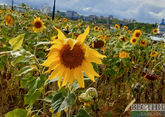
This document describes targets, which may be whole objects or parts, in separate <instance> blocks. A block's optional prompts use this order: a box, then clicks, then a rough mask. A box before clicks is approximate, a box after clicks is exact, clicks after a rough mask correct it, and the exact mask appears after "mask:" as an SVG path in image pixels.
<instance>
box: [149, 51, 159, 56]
mask: <svg viewBox="0 0 165 117" xmlns="http://www.w3.org/2000/svg"><path fill="white" fill-rule="evenodd" d="M158 54H159V53H158V52H157V51H153V52H151V54H150V56H151V57H156V56H158Z"/></svg>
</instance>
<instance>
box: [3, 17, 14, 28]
mask: <svg viewBox="0 0 165 117" xmlns="http://www.w3.org/2000/svg"><path fill="white" fill-rule="evenodd" d="M5 23H6V24H7V25H9V26H13V25H14V17H13V16H11V15H8V14H7V15H5Z"/></svg>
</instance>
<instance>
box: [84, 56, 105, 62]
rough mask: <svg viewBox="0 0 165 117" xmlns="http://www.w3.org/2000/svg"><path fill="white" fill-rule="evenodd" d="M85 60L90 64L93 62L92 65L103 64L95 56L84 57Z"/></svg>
mask: <svg viewBox="0 0 165 117" xmlns="http://www.w3.org/2000/svg"><path fill="white" fill-rule="evenodd" d="M85 60H87V61H89V62H90V63H91V62H93V63H97V64H103V63H102V61H101V60H100V59H99V58H97V57H95V56H91V55H89V56H88V57H86V58H85Z"/></svg>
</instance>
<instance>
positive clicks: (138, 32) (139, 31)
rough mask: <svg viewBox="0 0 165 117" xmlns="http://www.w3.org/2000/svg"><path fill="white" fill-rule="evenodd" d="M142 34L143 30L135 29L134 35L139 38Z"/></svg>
mask: <svg viewBox="0 0 165 117" xmlns="http://www.w3.org/2000/svg"><path fill="white" fill-rule="evenodd" d="M141 35H142V32H141V30H135V31H134V32H133V36H134V37H136V38H139V37H140V36H141Z"/></svg>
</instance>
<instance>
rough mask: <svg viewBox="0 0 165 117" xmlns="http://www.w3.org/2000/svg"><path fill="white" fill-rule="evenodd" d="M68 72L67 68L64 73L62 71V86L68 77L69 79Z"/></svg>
mask: <svg viewBox="0 0 165 117" xmlns="http://www.w3.org/2000/svg"><path fill="white" fill-rule="evenodd" d="M69 72H70V69H69V68H67V69H66V70H65V73H64V78H63V81H62V87H63V86H65V85H66V84H67V81H68V79H69V75H68V74H69Z"/></svg>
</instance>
